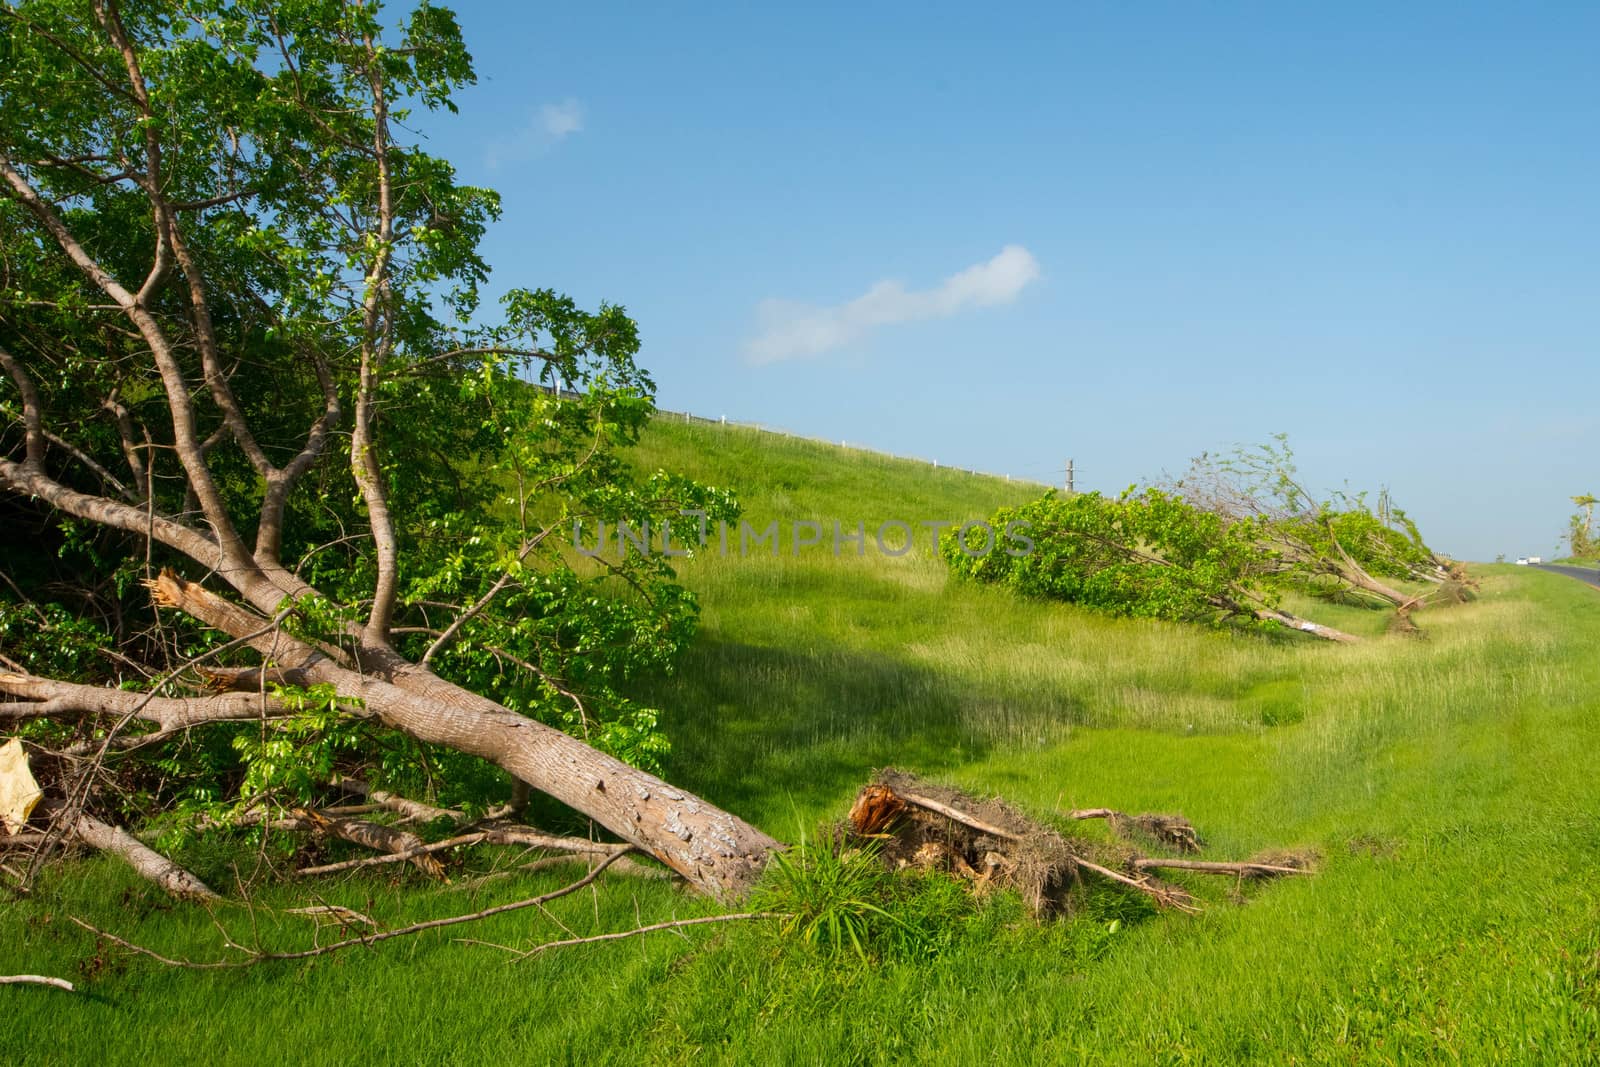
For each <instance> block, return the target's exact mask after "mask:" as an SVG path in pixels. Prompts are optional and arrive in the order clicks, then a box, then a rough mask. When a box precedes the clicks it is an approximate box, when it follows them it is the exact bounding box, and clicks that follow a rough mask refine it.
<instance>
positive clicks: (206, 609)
mask: <svg viewBox="0 0 1600 1067" xmlns="http://www.w3.org/2000/svg"><path fill="white" fill-rule="evenodd" d="M152 586H153V589H154V592H155V595H156V599H157V601H158V602H159V603H161V604H164V605H166V606H169V607H174V608H178V609H180V610H182V611H184V612H186V613H188V614H189V615H192V616H194V617H195V618H197V619H199V620H201V621H202V622H204V623H206V624H207V625H209V626H212V627H215V628H216V629H218V630H221V631H222V632H224V633H226V634H229V635H231V636H233V637H235V638H247V639H248V641H247V643H248V644H250V645H252V646H253V647H255V648H256V650H257V651H259V652H261V653H262V655H264V656H268V657H271V658H272V659H273V661H274V663H275V665H276V666H278V667H281V668H287V669H288V670H290V671H293V672H298V674H299V675H300V676H302V677H304V678H306V679H307V680H309V681H311V682H319V683H325V684H328V685H332V686H333V687H334V688H335V689H336V690H337V691H338V692H339V694H340V695H341V696H346V697H354V698H358V699H360V700H361V701H362V702H363V704H364V705H365V707H366V710H367V711H369V712H371V713H373V714H376V715H377V716H378V717H379V718H380V719H381V720H382V721H383V722H384V723H385V724H386V725H388V726H392V727H394V728H395V729H398V730H402V731H404V732H405V733H408V734H410V735H411V736H412V737H415V738H416V739H417V740H419V741H426V742H429V743H432V744H439V745H446V746H448V747H450V748H454V749H456V750H458V751H461V752H466V753H468V754H470V755H474V756H481V757H483V758H484V759H487V760H491V761H493V762H494V763H497V764H499V765H500V766H501V767H504V768H505V769H506V770H507V771H510V772H511V774H512V776H513V777H514V778H516V779H519V780H521V781H524V782H527V783H529V784H530V785H532V786H533V787H534V788H535V789H538V790H539V791H540V792H543V793H546V794H548V795H550V796H551V797H554V798H555V799H556V800H559V801H560V802H561V803H563V804H565V805H567V806H568V807H570V808H572V809H574V810H575V811H579V812H581V813H583V814H585V815H588V816H589V817H590V818H592V819H594V820H595V821H596V822H598V823H599V824H600V825H601V826H603V827H605V828H606V829H607V830H610V831H611V832H612V833H614V834H616V835H617V836H618V837H620V838H621V839H622V840H624V841H626V842H628V843H629V844H631V845H633V846H634V847H636V848H638V849H640V850H641V851H643V852H646V853H648V854H650V855H652V856H654V857H655V858H656V859H658V860H660V861H661V862H662V863H664V864H666V865H667V866H668V867H670V868H672V869H673V870H675V871H677V872H678V873H679V874H681V875H683V877H684V878H685V879H686V880H687V881H688V882H689V883H690V884H691V885H693V886H695V887H696V888H697V889H700V890H701V891H703V892H706V893H709V894H710V895H712V896H713V897H716V898H718V899H719V900H725V899H734V898H738V897H740V896H742V895H743V894H744V893H745V892H747V891H748V890H749V889H750V888H751V887H752V886H753V885H754V884H755V882H756V879H757V878H759V877H760V875H761V871H762V869H763V868H764V867H765V866H766V862H767V856H768V854H769V853H770V852H771V851H772V850H773V849H775V848H779V847H781V846H780V844H779V842H778V841H776V840H774V839H773V838H771V837H768V836H767V835H766V834H764V833H762V832H761V831H760V830H758V829H756V828H755V827H753V826H751V825H750V824H748V823H746V822H744V821H743V820H742V819H739V818H738V817H737V816H734V815H731V814H729V813H728V812H725V811H722V810H720V809H719V808H716V807H714V806H712V805H710V804H707V803H706V802H705V801H703V800H701V799H700V798H699V797H696V796H694V795H693V794H691V793H687V792H685V791H684V790H681V789H676V788H674V787H673V786H670V785H668V784H667V783H666V782H664V781H662V780H661V779H660V778H657V777H656V776H655V775H652V774H648V773H646V772H645V771H641V770H639V769H638V768H637V767H630V766H629V765H628V764H626V763H623V762H622V761H621V760H618V759H615V758H613V757H611V756H608V755H606V754H605V753H603V752H599V751H597V750H595V749H593V748H590V747H589V746H588V745H586V744H584V743H583V742H582V741H579V740H578V739H577V738H574V737H569V736H568V735H566V734H564V733H562V732H561V731H559V730H555V729H552V728H551V727H548V726H546V725H544V724H543V723H540V722H536V721H535V720H533V719H529V718H526V717H524V716H522V715H518V714H516V713H515V712H512V711H509V710H507V709H506V708H504V707H502V706H500V705H499V704H496V703H495V702H494V701H492V700H490V699H488V698H487V697H483V696H479V695H478V694H477V693H474V692H471V691H470V690H467V689H463V688H461V687H460V686H457V685H454V684H453V683H450V682H447V681H445V680H444V679H442V678H440V677H438V676H437V675H435V674H433V673H431V672H429V671H425V670H422V669H420V668H418V667H416V666H415V665H413V664H411V663H409V662H407V661H405V660H402V659H400V658H399V657H398V656H396V655H395V654H394V653H393V652H389V651H387V650H384V649H374V648H368V649H364V650H362V651H363V653H364V655H363V657H362V660H363V663H362V665H363V668H364V669H365V670H364V671H355V670H351V669H349V668H347V667H343V666H340V665H339V664H338V663H335V662H334V661H333V660H332V659H330V658H329V657H328V656H327V655H325V654H323V653H322V652H320V651H318V650H317V649H315V648H312V647H311V646H310V645H307V644H305V643H304V642H301V641H298V640H296V639H295V638H293V637H290V636H289V635H288V634H286V633H284V632H282V631H274V632H265V630H266V629H267V628H266V627H264V625H263V623H264V621H265V620H263V619H262V618H261V617H260V616H258V615H256V614H254V613H252V612H250V611H247V610H246V609H244V608H242V607H240V606H238V605H237V604H234V603H233V602H231V601H228V600H224V599H223V598H221V597H219V596H217V595H215V594H214V593H211V592H209V591H208V590H206V589H205V588H203V587H202V586H200V585H197V584H195V583H193V582H188V581H185V580H184V579H182V578H180V577H178V576H177V575H175V574H173V573H172V572H170V571H167V572H163V573H162V575H161V576H160V578H159V579H157V580H156V581H155V582H153V583H152ZM252 635H254V636H252ZM368 672H370V673H368Z"/></svg>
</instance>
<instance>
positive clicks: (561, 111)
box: [539, 96, 583, 141]
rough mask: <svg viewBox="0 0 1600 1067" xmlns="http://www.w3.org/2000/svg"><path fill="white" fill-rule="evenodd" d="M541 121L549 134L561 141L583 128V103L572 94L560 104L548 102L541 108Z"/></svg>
mask: <svg viewBox="0 0 1600 1067" xmlns="http://www.w3.org/2000/svg"><path fill="white" fill-rule="evenodd" d="M539 122H540V124H541V125H542V126H543V127H544V132H545V134H546V135H547V136H549V137H550V138H552V139H553V140H557V141H559V140H561V138H563V137H565V136H567V135H568V134H569V133H577V132H578V131H579V130H582V129H583V105H582V104H580V103H578V102H577V101H576V100H574V99H573V98H572V97H570V96H569V97H567V98H566V99H565V100H563V101H561V103H559V104H546V105H544V106H543V107H541V108H540V109H539Z"/></svg>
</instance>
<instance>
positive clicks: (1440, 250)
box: [421, 3, 1600, 559]
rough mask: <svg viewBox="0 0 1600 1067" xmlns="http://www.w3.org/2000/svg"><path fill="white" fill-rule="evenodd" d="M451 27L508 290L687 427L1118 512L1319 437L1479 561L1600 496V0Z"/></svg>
mask: <svg viewBox="0 0 1600 1067" xmlns="http://www.w3.org/2000/svg"><path fill="white" fill-rule="evenodd" d="M456 9H457V11H458V13H459V15H460V18H461V21H462V25H463V29H464V31H465V33H466V36H467V40H468V44H469V47H470V49H471V50H472V52H473V54H474V57H475V59H476V61H477V68H478V73H479V79H480V82H479V84H478V85H477V86H476V87H474V88H472V89H470V90H468V91H466V92H465V93H463V94H462V96H461V97H460V100H459V103H460V105H461V114H460V115H459V116H456V117H449V118H445V117H430V118H427V119H426V120H424V121H423V122H422V124H421V128H422V129H423V131H424V132H425V133H426V134H427V135H428V137H429V142H430V146H431V147H432V148H433V150H435V151H437V152H439V153H441V154H444V155H446V156H448V157H449V158H451V159H452V160H454V161H455V162H456V163H457V164H458V166H459V168H460V171H461V173H462V176H463V177H464V178H465V179H467V180H470V181H473V182H476V183H482V184H487V185H491V186H493V187H495V188H497V189H499V190H500V191H501V193H502V194H503V196H504V199H505V219H504V221H503V222H502V223H501V224H500V225H499V226H498V227H497V228H496V229H495V230H494V231H493V232H492V234H491V236H490V237H489V239H488V241H487V243H486V248H485V251H486V253H487V255H488V257H489V259H490V261H491V263H493V264H494V266H495V284H496V285H497V286H498V287H501V288H504V287H509V286H513V285H523V286H551V287H554V288H557V289H561V290H564V291H566V292H568V293H570V294H571V295H572V296H573V297H574V298H576V299H578V300H579V301H580V302H584V303H587V304H595V303H598V302H599V301H601V300H610V301H613V302H616V303H620V304H623V305H625V306H626V307H627V308H628V310H629V311H630V313H632V314H633V315H634V316H635V317H636V318H637V319H638V320H639V322H640V325H641V329H642V334H643V337H644V341H645V344H644V352H643V356H642V361H643V362H644V363H645V365H646V366H648V367H649V368H650V369H651V370H652V371H653V372H654V373H655V375H656V378H657V381H658V383H659V386H660V394H659V400H660V403H661V405H662V406H663V407H666V408H672V409H678V410H683V409H688V410H690V411H693V412H695V413H697V414H703V415H707V416H711V417H717V416H721V415H726V416H727V417H728V418H730V419H741V420H751V421H759V422H764V423H767V424H770V425H777V426H783V427H787V428H789V429H792V430H795V431H799V432H803V433H808V434H813V435H816V436H820V437H826V438H833V439H845V440H849V441H851V442H852V443H861V444H865V445H871V446H875V447H878V448H882V449H884V450H887V451H893V452H896V453H902V454H913V455H920V456H924V457H931V458H937V459H938V460H940V462H942V463H951V464H959V465H961V466H976V467H978V468H981V469H987V470H992V471H997V472H1009V473H1011V474H1013V475H1019V476H1028V477H1033V478H1039V479H1043V480H1051V479H1053V478H1055V477H1056V476H1057V474H1058V472H1059V471H1060V469H1061V467H1062V466H1063V464H1064V461H1065V458H1066V457H1067V456H1072V457H1073V458H1074V459H1075V460H1076V465H1077V470H1078V485H1079V488H1095V489H1103V490H1106V491H1111V492H1115V491H1118V490H1120V489H1122V488H1124V487H1125V486H1127V485H1128V484H1130V483H1132V482H1134V481H1138V480H1143V479H1147V478H1153V477H1158V476H1160V474H1161V473H1162V472H1163V471H1164V470H1170V471H1174V472H1176V471H1178V470H1181V469H1182V468H1183V467H1184V466H1185V465H1186V462H1187V459H1188V457H1190V456H1193V455H1195V454H1197V453H1199V452H1201V451H1204V450H1213V451H1215V450H1218V449H1226V448H1228V447H1230V446H1232V445H1234V444H1237V443H1250V442H1259V441H1264V440H1266V439H1267V438H1268V437H1269V435H1271V434H1273V433H1275V432H1278V431H1287V432H1288V433H1289V434H1290V439H1291V442H1292V444H1293V446H1294V448H1295V450H1296V453H1297V454H1298V457H1299V459H1300V463H1301V468H1302V472H1303V473H1304V474H1305V475H1306V477H1307V479H1308V480H1309V481H1310V482H1312V483H1314V484H1315V485H1317V486H1321V487H1329V488H1331V487H1339V486H1342V485H1343V484H1345V483H1346V482H1348V483H1349V484H1350V485H1351V486H1352V487H1356V488H1363V487H1365V488H1371V489H1374V490H1375V489H1376V488H1377V487H1378V486H1379V485H1388V486H1389V487H1390V488H1391V490H1392V492H1393V494H1394V497H1395V499H1396V500H1397V502H1398V503H1400V504H1401V505H1402V506H1403V507H1406V508H1407V509H1408V510H1409V511H1410V512H1411V513H1412V515H1413V516H1414V517H1416V518H1417V519H1418V520H1419V521H1420V522H1421V524H1422V527H1423V530H1424V532H1425V533H1426V534H1427V535H1428V536H1429V539H1430V541H1432V542H1433V543H1434V544H1435V546H1436V547H1438V548H1441V549H1443V550H1445V551H1448V552H1452V553H1454V554H1457V555H1460V556H1463V557H1466V558H1477V559H1485V558H1493V557H1494V555H1495V554H1496V553H1499V552H1505V553H1508V554H1510V555H1520V554H1524V553H1532V552H1542V553H1544V554H1546V555H1549V554H1550V552H1551V550H1552V548H1553V547H1554V545H1555V540H1556V538H1557V536H1558V535H1559V534H1560V532H1561V530H1562V529H1563V527H1564V523H1565V517H1566V515H1567V514H1569V513H1570V512H1571V511H1572V510H1573V509H1572V507H1571V505H1570V504H1569V502H1568V500H1567V498H1568V497H1569V496H1570V495H1571V494H1573V493H1578V492H1582V491H1586V490H1587V491H1596V492H1600V449H1597V445H1600V419H1597V416H1596V414H1595V413H1596V410H1597V403H1600V299H1597V297H1600V258H1597V252H1600V64H1597V63H1596V62H1595V59H1594V54H1595V53H1594V47H1595V42H1596V41H1600V5H1593V4H1573V5H1559V4H1526V5H1512V4H1502V3H1494V4H1476V5H1471V4H1449V5H1444V4H1441V5H1427V4H1408V5H1403V6H1402V5H1392V4H1385V5H1378V4H1348V3H1347V4H1338V5H1332V4H1329V5H1320V6H1317V7H1312V6H1310V5H1287V4H1260V5H1246V4H1232V5H1220V4H1195V3H1183V4H1170V5H1168V4H1155V3H1142V4H1113V3H1096V4H1050V5H1041V6H1038V7H1032V6H1015V7H1010V8H1006V9H985V10H979V9H978V8H977V7H976V6H975V5H960V6H956V5H943V4H930V3H917V4H876V5H866V4H851V5H839V6H834V5H827V4H807V5H795V6H792V7H787V8H779V7H776V6H768V5H738V6H728V7H718V6H714V5H711V4H701V5H693V6H692V8H691V7H689V6H686V5H604V4H588V5H577V4H569V5H561V6H542V5H541V6H538V7H527V6H523V5H521V4H500V3H460V4H458V5H456ZM845 518H849V517H848V516H846V517H845Z"/></svg>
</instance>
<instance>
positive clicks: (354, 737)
mask: <svg viewBox="0 0 1600 1067" xmlns="http://www.w3.org/2000/svg"><path fill="white" fill-rule="evenodd" d="M273 695H274V696H275V697H277V698H278V699H280V700H282V701H283V702H284V703H285V704H287V705H288V706H289V707H290V708H292V709H293V711H294V714H292V715H290V716H289V717H287V718H283V719H275V720H273V721H272V722H270V723H263V724H262V727H261V728H260V729H259V730H258V731H255V732H251V733H241V734H239V735H238V736H237V737H235V738H234V739H233V749H234V751H235V752H237V753H238V754H239V757H240V760H241V762H242V763H243V768H244V780H243V781H242V782H241V783H240V785H239V792H238V810H245V809H248V808H250V807H253V806H254V805H255V803H256V802H257V801H258V800H260V799H262V798H264V797H272V798H273V799H274V800H276V801H277V803H279V804H291V803H293V804H310V803H313V802H314V801H315V800H316V798H317V794H318V792H319V790H321V789H322V788H324V787H326V786H327V784H328V782H329V781H330V780H331V779H332V778H333V775H334V768H335V765H336V763H337V762H338V760H339V758H340V757H341V756H344V755H346V754H347V753H350V752H353V751H355V750H356V749H357V748H358V747H359V745H360V741H361V724H360V723H359V722H358V721H356V720H353V719H351V718H350V716H349V715H348V714H347V712H348V705H349V704H350V703H351V702H350V701H348V700H344V699H341V698H340V696H339V694H338V693H336V692H335V691H334V689H333V687H332V686H326V685H318V686H313V687H311V688H309V689H301V688H298V687H291V686H274V687H273Z"/></svg>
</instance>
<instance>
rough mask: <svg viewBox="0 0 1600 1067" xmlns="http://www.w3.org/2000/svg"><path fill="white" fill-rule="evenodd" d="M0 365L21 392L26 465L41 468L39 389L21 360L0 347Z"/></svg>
mask: <svg viewBox="0 0 1600 1067" xmlns="http://www.w3.org/2000/svg"><path fill="white" fill-rule="evenodd" d="M0 367H4V368H5V369H6V373H7V374H9V375H11V380H12V381H13V382H15V383H16V386H17V391H18V392H19V393H21V394H22V426H23V432H24V434H25V435H26V436H25V437H24V441H25V444H24V452H23V454H24V455H26V456H27V460H26V461H25V463H26V465H27V466H28V467H31V468H33V469H34V470H42V469H43V467H44V442H45V436H44V428H43V421H42V420H43V415H42V414H41V411H40V406H39V390H38V389H37V388H35V386H34V384H33V379H32V378H30V377H29V376H28V372H27V371H26V370H25V369H23V366H22V361H21V360H19V359H17V357H16V356H13V355H12V354H11V353H10V352H8V351H6V349H5V348H4V347H0Z"/></svg>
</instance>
